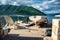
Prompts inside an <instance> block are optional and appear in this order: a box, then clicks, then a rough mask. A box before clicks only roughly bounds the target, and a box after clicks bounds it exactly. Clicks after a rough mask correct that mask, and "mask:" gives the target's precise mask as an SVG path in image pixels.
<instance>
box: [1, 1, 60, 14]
mask: <svg viewBox="0 0 60 40" xmlns="http://www.w3.org/2000/svg"><path fill="white" fill-rule="evenodd" d="M0 4H4V5H6V4H9V5H17V6H18V5H27V6H32V7H34V8H36V9H38V10H40V11H43V12H46V13H50V12H51V13H58V12H59V11H60V10H58V8H60V1H59V0H0ZM47 10H48V11H47Z"/></svg>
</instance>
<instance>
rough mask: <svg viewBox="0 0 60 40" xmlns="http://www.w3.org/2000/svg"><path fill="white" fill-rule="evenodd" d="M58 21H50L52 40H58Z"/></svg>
mask: <svg viewBox="0 0 60 40" xmlns="http://www.w3.org/2000/svg"><path fill="white" fill-rule="evenodd" d="M59 36H60V19H53V21H52V39H53V40H60V37H59Z"/></svg>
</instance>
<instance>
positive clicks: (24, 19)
mask: <svg viewBox="0 0 60 40" xmlns="http://www.w3.org/2000/svg"><path fill="white" fill-rule="evenodd" d="M47 18H48V21H49V23H52V19H53V18H54V16H53V15H47ZM2 19H3V25H5V24H6V22H5V20H4V17H2ZM12 19H13V20H14V22H15V21H17V20H18V19H19V20H22V21H24V22H25V21H26V17H19V18H18V17H14V16H12Z"/></svg>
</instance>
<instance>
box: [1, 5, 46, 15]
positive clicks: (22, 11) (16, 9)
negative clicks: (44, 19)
mask: <svg viewBox="0 0 60 40" xmlns="http://www.w3.org/2000/svg"><path fill="white" fill-rule="evenodd" d="M0 15H45V14H44V13H43V12H41V11H39V10H37V9H35V8H33V7H28V6H12V5H0Z"/></svg>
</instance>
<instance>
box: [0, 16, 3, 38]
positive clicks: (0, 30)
mask: <svg viewBox="0 0 60 40" xmlns="http://www.w3.org/2000/svg"><path fill="white" fill-rule="evenodd" d="M2 36H3V30H2V18H1V17H0V38H2Z"/></svg>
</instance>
